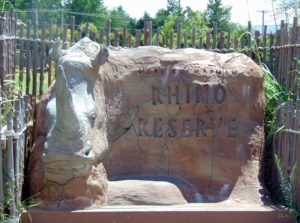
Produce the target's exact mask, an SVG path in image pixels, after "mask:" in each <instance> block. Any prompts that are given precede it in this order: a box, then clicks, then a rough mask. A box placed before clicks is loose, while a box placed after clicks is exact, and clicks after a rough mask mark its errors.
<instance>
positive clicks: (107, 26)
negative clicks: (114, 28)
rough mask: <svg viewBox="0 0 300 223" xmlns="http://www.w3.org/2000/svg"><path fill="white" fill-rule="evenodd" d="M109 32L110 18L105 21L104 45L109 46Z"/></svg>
mask: <svg viewBox="0 0 300 223" xmlns="http://www.w3.org/2000/svg"><path fill="white" fill-rule="evenodd" d="M110 32H111V20H110V19H107V21H106V45H107V46H110V45H111V44H110Z"/></svg>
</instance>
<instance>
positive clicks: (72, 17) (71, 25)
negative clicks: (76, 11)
mask: <svg viewBox="0 0 300 223" xmlns="http://www.w3.org/2000/svg"><path fill="white" fill-rule="evenodd" d="M70 23H71V24H70V29H71V31H70V32H71V33H70V35H71V46H73V45H74V43H75V40H74V30H75V16H71V18H70Z"/></svg>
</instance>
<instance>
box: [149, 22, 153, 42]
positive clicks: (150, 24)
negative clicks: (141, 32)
mask: <svg viewBox="0 0 300 223" xmlns="http://www.w3.org/2000/svg"><path fill="white" fill-rule="evenodd" d="M148 30H149V35H148V46H152V21H149V22H148Z"/></svg>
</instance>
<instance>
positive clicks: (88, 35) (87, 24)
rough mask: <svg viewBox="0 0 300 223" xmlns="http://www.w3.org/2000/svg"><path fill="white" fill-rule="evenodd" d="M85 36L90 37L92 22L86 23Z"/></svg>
mask: <svg viewBox="0 0 300 223" xmlns="http://www.w3.org/2000/svg"><path fill="white" fill-rule="evenodd" d="M85 36H87V37H90V23H89V22H87V23H86V24H85Z"/></svg>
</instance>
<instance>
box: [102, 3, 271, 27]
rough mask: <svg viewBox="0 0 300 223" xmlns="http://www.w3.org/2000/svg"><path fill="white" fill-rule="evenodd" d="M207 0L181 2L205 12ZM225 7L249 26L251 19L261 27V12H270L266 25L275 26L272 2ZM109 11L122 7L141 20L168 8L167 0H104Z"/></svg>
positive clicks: (239, 20) (238, 20)
mask: <svg viewBox="0 0 300 223" xmlns="http://www.w3.org/2000/svg"><path fill="white" fill-rule="evenodd" d="M207 2H208V1H207V0H181V5H182V6H183V7H186V6H190V7H191V8H192V9H194V10H196V9H197V10H202V11H203V10H204V9H205V8H206V5H207ZM222 2H223V4H224V5H228V6H232V10H231V12H232V16H231V18H232V21H234V22H238V23H240V24H242V25H247V22H248V20H249V18H250V19H251V21H252V24H253V25H260V24H261V21H262V16H261V13H259V12H257V11H259V10H262V9H265V10H268V11H269V12H268V13H267V14H266V15H265V24H274V20H273V14H272V5H271V0H223V1H222ZM104 4H105V6H106V7H108V9H111V8H113V7H117V6H119V5H122V6H123V8H124V9H125V10H126V11H127V12H128V13H129V15H130V16H131V17H134V18H140V17H142V16H143V14H144V11H147V12H149V13H150V15H152V16H154V15H155V13H156V12H157V10H158V9H160V8H166V5H167V0H104Z"/></svg>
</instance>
